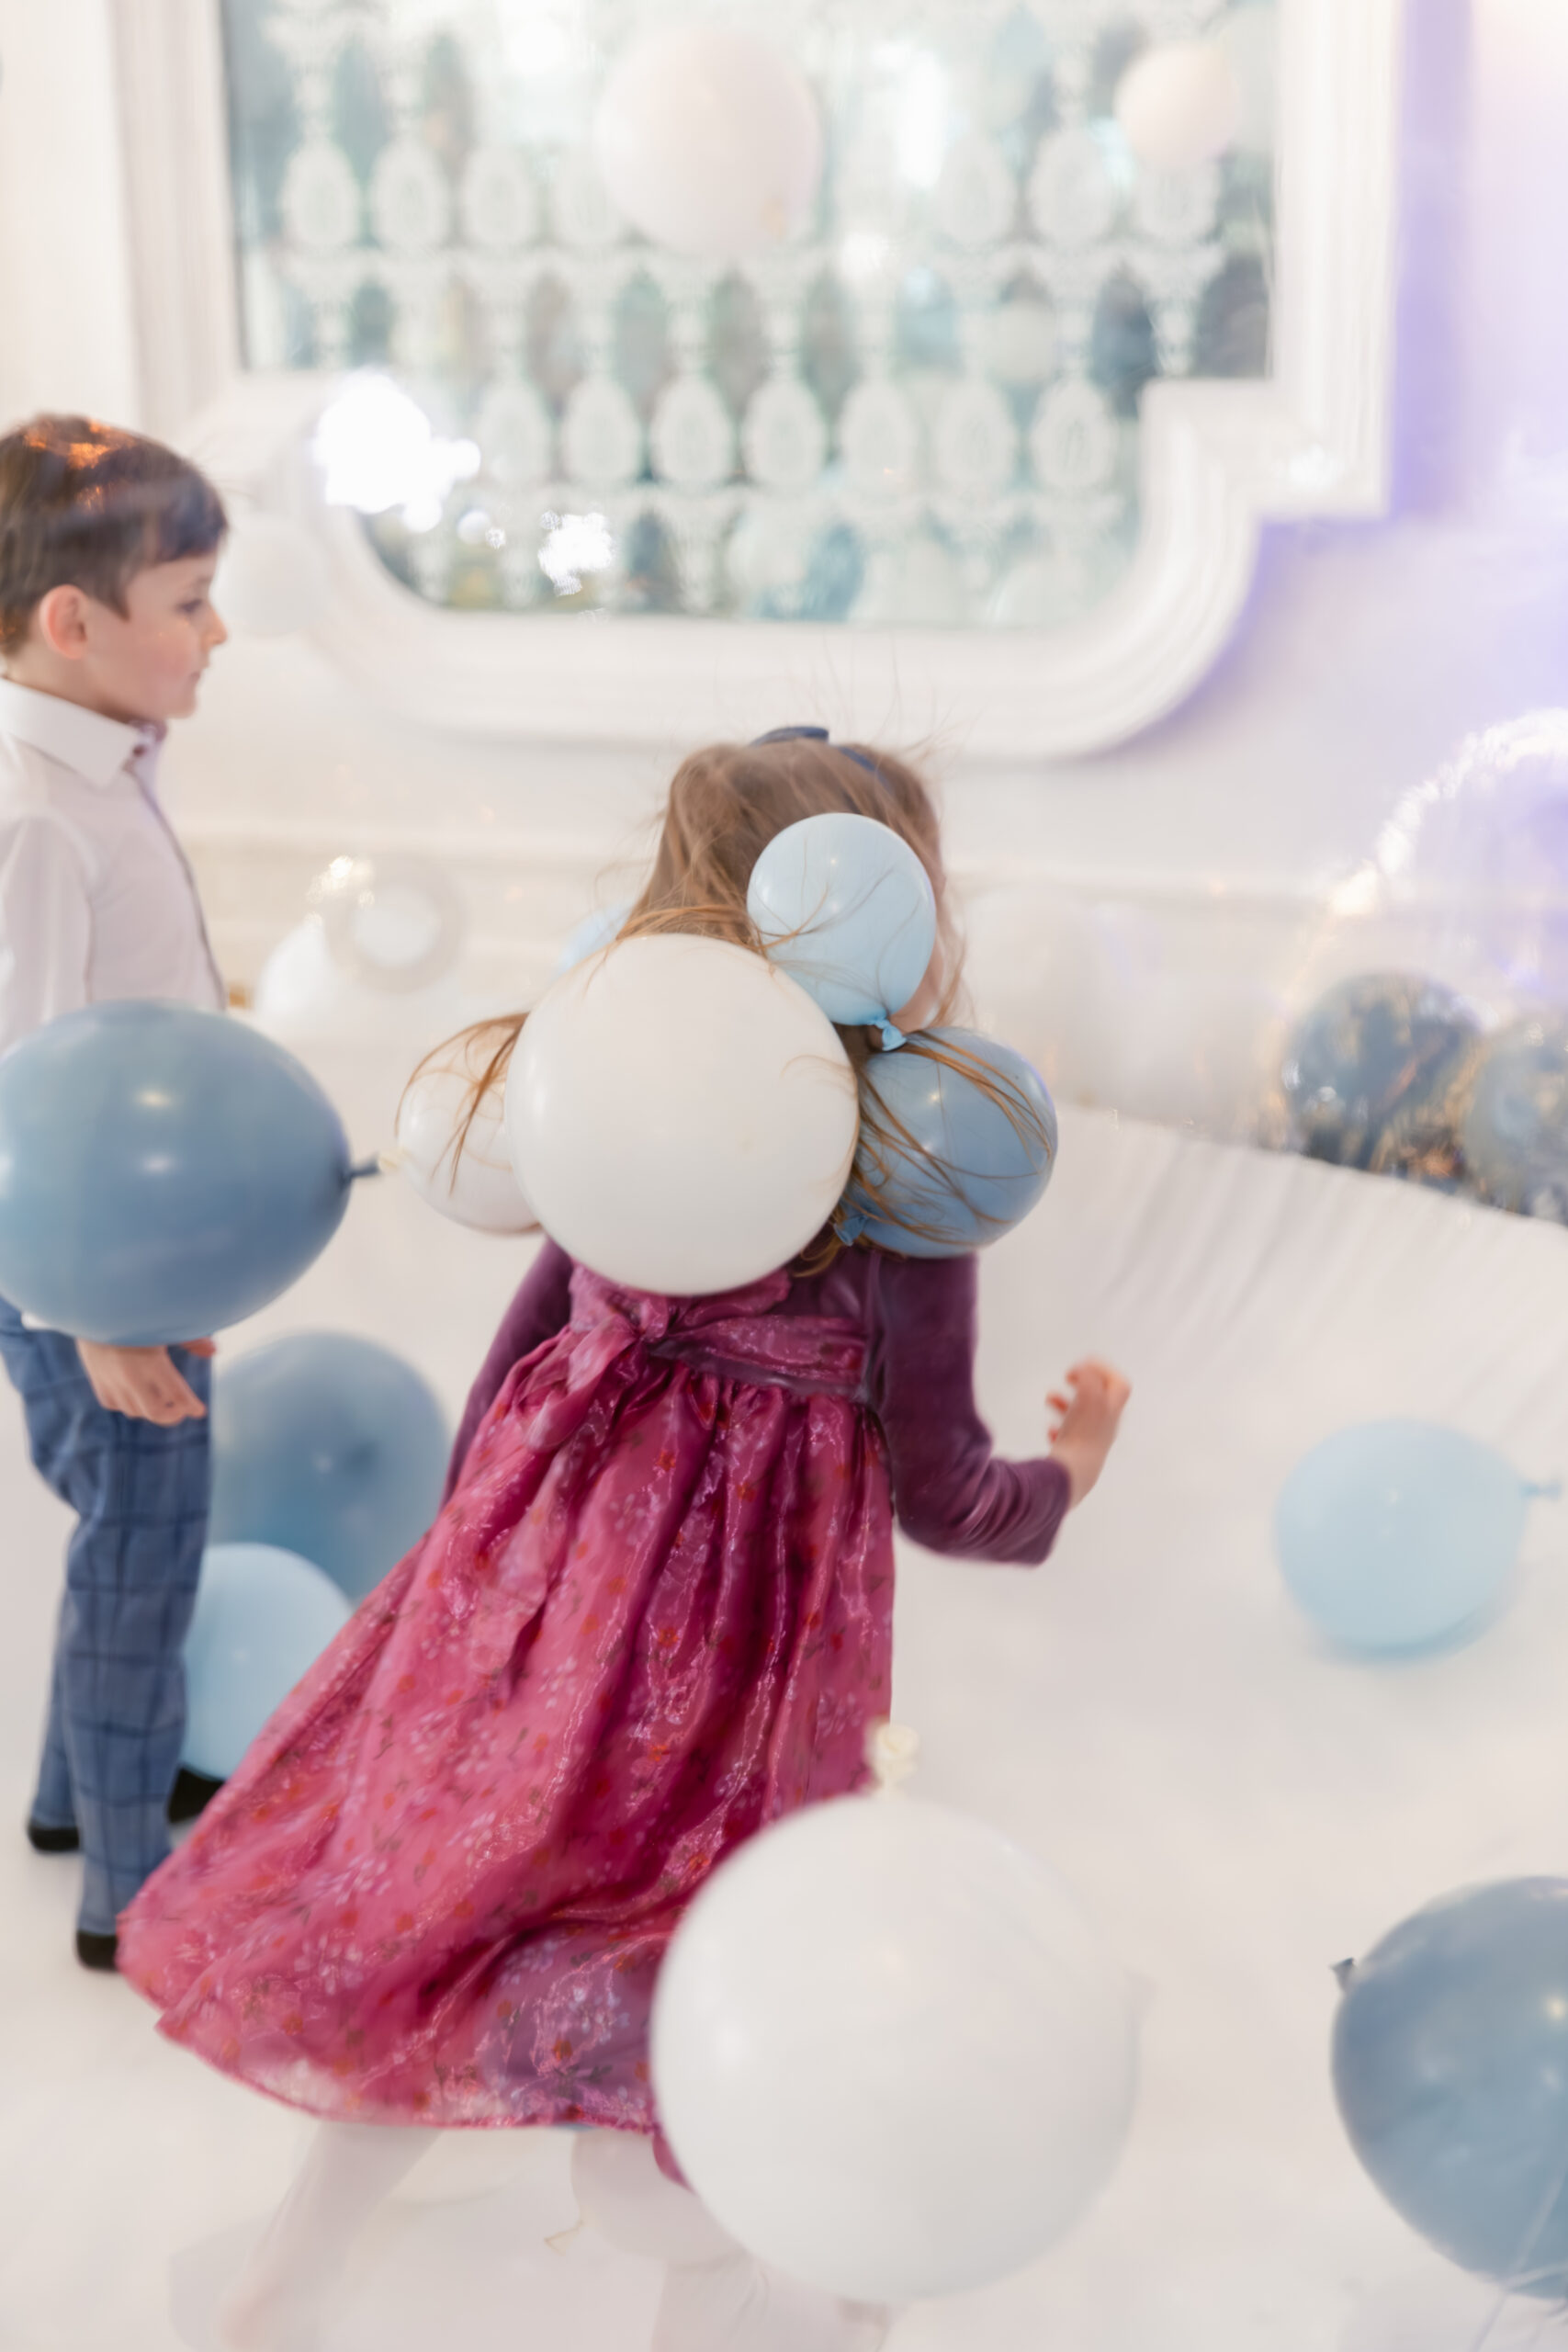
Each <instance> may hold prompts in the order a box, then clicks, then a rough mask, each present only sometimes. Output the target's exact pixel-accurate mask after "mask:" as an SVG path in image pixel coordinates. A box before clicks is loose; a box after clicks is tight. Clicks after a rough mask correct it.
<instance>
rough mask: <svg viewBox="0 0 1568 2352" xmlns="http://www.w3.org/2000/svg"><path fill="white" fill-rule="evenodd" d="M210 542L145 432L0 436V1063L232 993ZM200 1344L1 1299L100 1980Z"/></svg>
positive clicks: (174, 1721)
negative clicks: (73, 1020)
mask: <svg viewBox="0 0 1568 2352" xmlns="http://www.w3.org/2000/svg"><path fill="white" fill-rule="evenodd" d="M226 528H227V520H226V517H225V515H224V512H223V508H222V504H221V503H220V499H219V497H218V494H217V492H216V491H214V490H213V488H212V486H211V484H210V483H209V482H208V481H205V480H204V479H203V478H202V476H201V475H200V474H199V473H197V470H196V469H195V468H194V467H193V466H190V465H188V464H187V463H186V460H185V459H184V458H180V457H177V456H176V455H175V452H174V451H173V450H172V449H165V448H164V447H161V446H160V445H159V444H158V443H157V442H155V441H147V440H143V439H142V438H141V436H140V435H137V434H133V433H123V432H119V431H117V430H116V429H115V428H113V427H112V426H109V425H104V424H96V423H94V422H93V421H91V420H90V419H88V418H86V417H81V416H39V417H35V418H34V419H33V420H32V422H31V423H30V424H26V425H23V426H21V427H20V428H19V429H18V430H17V431H16V432H13V433H10V434H7V435H4V436H3V437H0V658H3V659H4V662H5V676H4V678H0V1053H3V1052H5V1051H6V1048H7V1047H9V1046H14V1045H15V1044H16V1043H17V1040H18V1038H21V1037H25V1036H26V1035H28V1033H29V1032H30V1031H32V1030H34V1029H36V1028H39V1027H40V1026H41V1024H42V1023H44V1022H46V1021H51V1020H53V1019H54V1018H55V1016H56V1015H57V1014H59V1013H62V1012H71V1011H72V1010H73V1008H75V1007H76V1006H79V1005H83V1004H89V1003H96V1002H100V1001H103V1000H105V999H107V998H119V997H162V998H164V999H171V998H172V999H176V1000H178V1001H182V1002H184V1003H186V1004H194V1005H200V1006H204V1007H208V1008H210V1009H212V1010H220V1009H221V1007H222V1006H223V1004H224V1002H225V991H224V989H223V985H222V982H221V980H220V978H219V975H218V970H217V967H216V965H215V964H214V962H213V960H212V954H211V950H210V948H209V944H208V939H207V932H206V927H205V925H204V923H203V922H202V917H201V910H200V906H199V904H198V902H197V895H196V886H195V883H194V881H193V880H192V877H191V873H190V869H189V867H188V865H186V860H185V856H184V854H183V853H182V852H181V850H180V848H179V846H178V844H177V842H175V837H174V834H173V833H172V832H171V831H170V829H169V826H168V823H167V820H165V818H164V815H163V812H162V810H161V809H160V808H159V804H158V800H157V796H156V791H155V788H154V771H155V768H156V763H157V756H158V748H159V745H160V743H161V742H162V741H163V738H164V731H165V728H166V724H167V722H168V720H170V719H171V718H184V717H186V715H187V714H188V713H189V712H190V711H191V710H193V709H194V708H195V707H196V697H197V686H198V684H199V681H200V678H201V673H202V672H203V671H204V670H205V668H206V667H207V663H208V661H209V657H210V656H211V654H212V652H213V650H214V649H215V648H216V647H218V646H220V645H221V644H222V643H223V640H224V637H225V635H226V631H225V629H224V628H223V624H222V622H221V621H220V619H219V617H218V615H217V613H216V612H215V611H214V610H213V607H212V604H211V600H210V590H211V586H212V575H213V571H214V569H215V567H216V564H217V560H218V552H219V549H220V546H221V543H222V539H223V535H224V532H225V530H226ZM211 1352H212V1347H211V1342H210V1341H209V1340H197V1341H195V1342H194V1343H193V1344H192V1345H191V1346H189V1347H187V1348H184V1349H174V1350H170V1349H167V1348H116V1347H102V1346H98V1345H96V1343H94V1342H92V1341H89V1340H81V1341H77V1340H70V1339H67V1338H66V1337H65V1336H64V1335H63V1334H62V1333H61V1332H58V1331H46V1330H39V1329H34V1328H32V1327H31V1326H30V1325H29V1324H28V1322H26V1321H25V1320H24V1318H23V1317H22V1316H20V1315H19V1314H18V1313H17V1310H16V1308H15V1307H13V1306H10V1304H9V1303H8V1302H7V1301H6V1300H4V1299H0V1357H3V1358H4V1360H5V1364H6V1371H7V1373H8V1374H10V1377H11V1381H12V1384H13V1385H14V1386H15V1387H16V1388H17V1389H18V1390H19V1392H20V1394H21V1397H22V1401H23V1406H24V1408H25V1411H26V1415H27V1424H28V1442H29V1445H30V1448H31V1452H32V1458H33V1461H34V1463H35V1464H36V1465H37V1467H38V1469H39V1472H40V1473H41V1475H42V1476H43V1477H44V1478H45V1479H46V1480H47V1481H48V1483H49V1485H50V1486H51V1487H52V1488H53V1489H54V1492H55V1493H56V1494H57V1495H59V1496H60V1497H61V1498H62V1500H63V1501H65V1502H67V1503H69V1504H70V1505H71V1507H72V1509H73V1510H74V1511H75V1512H76V1514H77V1519H78V1525H77V1527H76V1530H75V1532H74V1534H73V1536H72V1539H71V1544H70V1548H69V1551H68V1553H67V1565H66V1582H65V1595H64V1600H63V1602H62V1608H61V1614H60V1629H59V1635H58V1640H57V1644H56V1649H55V1657H54V1672H53V1681H52V1687H51V1695H50V1703H49V1717H48V1726H47V1730H46V1732H45V1736H44V1747H43V1761H42V1765H41V1767H40V1770H39V1781H38V1789H37V1793H36V1795H35V1797H34V1799H33V1804H32V1809H31V1814H30V1816H29V1818H28V1837H29V1838H30V1839H31V1841H32V1843H33V1845H34V1846H35V1847H36V1848H37V1849H39V1851H40V1852H45V1853H64V1852H72V1851H74V1850H75V1849H76V1848H77V1847H78V1846H80V1848H81V1851H82V1857H83V1863H84V1871H83V1892H82V1906H81V1911H80V1914H79V1920H78V1926H77V1931H76V1952H77V1957H78V1958H79V1959H80V1960H81V1961H82V1962H83V1963H84V1965H85V1966H86V1967H88V1968H113V1966H114V1964H115V1918H116V1915H117V1914H118V1912H119V1911H120V1910H122V1909H123V1908H124V1906H125V1905H126V1904H127V1903H129V1901H130V1897H131V1896H132V1895H133V1894H135V1892H136V1890H137V1888H138V1887H139V1886H140V1885H141V1882H142V1880H143V1879H144V1878H146V1877H148V1876H149V1874H150V1873H151V1872H152V1871H153V1870H154V1869H155V1868H156V1867H157V1865H158V1863H159V1862H160V1861H162V1860H163V1859H164V1855H165V1854H166V1853H167V1852H168V1849H169V1838H168V1828H167V1818H166V1807H167V1805H168V1803H169V1799H170V1795H171V1792H172V1791H173V1789H174V1785H175V1775H176V1772H177V1770H178V1767H179V1758H180V1745H181V1741H182V1738H183V1736H184V1731H185V1720H184V1713H185V1688H184V1676H183V1669H182V1664H181V1653H182V1650H183V1646H184V1643H185V1636H186V1628H187V1627H188V1625H189V1623H190V1616H191V1611H192V1608H193V1606H194V1603H195V1598H196V1580H197V1570H198V1568H199V1566H200V1563H201V1554H202V1547H203V1544H204V1542H205V1538H206V1530H207V1508H208V1494H209V1456H208V1428H207V1419H206V1410H207V1397H208V1385H209V1364H208V1363H207V1358H208V1357H209V1356H210V1354H211ZM189 1809H191V1810H194V1809H196V1807H195V1806H194V1804H193V1805H191V1806H190V1807H189Z"/></svg>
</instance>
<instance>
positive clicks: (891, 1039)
mask: <svg viewBox="0 0 1568 2352" xmlns="http://www.w3.org/2000/svg"><path fill="white" fill-rule="evenodd" d="M872 1026H873V1028H874V1030H875V1031H876V1034H877V1035H878V1036H879V1037H880V1038H881V1040H882V1050H883V1052H884V1053H885V1054H896V1053H897V1050H898V1048H899V1046H907V1045H908V1042H909V1041H908V1037H907V1036H906V1035H904V1032H903V1030H902V1029H895V1027H894V1026H893V1023H892V1022H891V1021H886V1020H884V1021H876V1022H874V1023H872Z"/></svg>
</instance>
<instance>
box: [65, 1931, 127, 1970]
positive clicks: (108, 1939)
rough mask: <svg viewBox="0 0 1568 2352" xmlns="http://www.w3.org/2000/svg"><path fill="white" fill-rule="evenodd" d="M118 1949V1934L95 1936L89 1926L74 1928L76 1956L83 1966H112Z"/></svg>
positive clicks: (115, 1963) (115, 1962)
mask: <svg viewBox="0 0 1568 2352" xmlns="http://www.w3.org/2000/svg"><path fill="white" fill-rule="evenodd" d="M118 1951H119V1938H118V1936H96V1935H94V1933H93V1931H92V1929H91V1928H77V1930H76V1957H77V1959H78V1960H79V1961H80V1962H81V1963H82V1965H83V1967H84V1968H114V1967H115V1966H117V1965H118V1962H117V1957H116V1955H117V1954H118Z"/></svg>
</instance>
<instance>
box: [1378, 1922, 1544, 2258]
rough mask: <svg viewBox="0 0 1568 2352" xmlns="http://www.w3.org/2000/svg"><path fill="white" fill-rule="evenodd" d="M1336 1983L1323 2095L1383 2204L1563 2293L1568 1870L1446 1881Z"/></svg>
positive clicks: (1440, 2237)
mask: <svg viewBox="0 0 1568 2352" xmlns="http://www.w3.org/2000/svg"><path fill="white" fill-rule="evenodd" d="M1344 1985H1345V1992H1344V1998H1343V1999H1342V2001H1341V2003H1340V2006H1339V2012H1338V2015H1337V2018H1336V2019H1335V2026H1334V2089H1335V2096H1336V2098H1337V2100H1338V2102H1339V2112H1340V2115H1341V2117H1342V2118H1343V2120H1344V2123H1345V2128H1346V2130H1347V2131H1348V2133H1349V2135H1350V2142H1351V2145H1352V2146H1353V2147H1354V2149H1355V2151H1356V2154H1357V2155H1358V2156H1359V2158H1360V2160H1361V2163H1362V2164H1363V2165H1365V2166H1366V2169H1367V2171H1368V2172H1369V2173H1370V2174H1371V2177H1372V2179H1373V2180H1374V2181H1375V2182H1376V2184H1377V2186H1378V2188H1380V2189H1381V2190H1382V2193H1383V2195H1384V2196H1385V2197H1386V2198H1387V2199H1388V2200H1389V2202H1390V2204H1391V2205H1393V2207H1394V2209H1395V2211H1397V2212H1399V2213H1401V2214H1403V2216H1404V2219H1405V2221H1407V2222H1409V2223H1410V2224H1411V2226H1412V2228H1414V2229H1416V2230H1419V2231H1420V2232H1421V2233H1422V2235H1423V2236H1424V2237H1426V2238H1427V2239H1428V2240H1429V2241H1430V2242H1431V2244H1432V2245H1435V2246H1436V2247H1437V2248H1438V2252H1439V2253H1441V2254H1445V2255H1447V2256H1449V2258H1450V2261H1453V2262H1457V2263H1459V2264H1461V2266H1462V2267H1464V2268H1465V2269H1467V2270H1473V2271H1479V2272H1480V2273H1481V2274H1482V2275H1483V2277H1485V2278H1495V2279H1497V2280H1498V2281H1499V2282H1505V2283H1507V2284H1510V2285H1512V2286H1513V2287H1514V2288H1515V2289H1516V2290H1518V2291H1520V2292H1523V2293H1527V2294H1536V2295H1541V2296H1546V2297H1550V2298H1551V2299H1553V2300H1557V2299H1559V2298H1561V2297H1562V2296H1563V2295H1564V2294H1568V1880H1563V1879H1554V1878H1527V1879H1510V1880H1506V1881H1503V1882H1502V1883H1499V1884H1496V1885H1493V1886H1479V1887H1472V1888H1468V1889H1466V1890H1465V1891H1463V1892H1462V1893H1461V1894H1451V1895H1449V1896H1446V1897H1445V1898H1444V1899H1443V1900H1442V1901H1440V1902H1438V1903H1434V1904H1431V1905H1428V1907H1427V1909H1426V1910H1424V1911H1418V1912H1417V1913H1416V1916H1415V1917H1414V1918H1410V1919H1406V1920H1405V1921H1404V1924H1403V1925H1402V1926H1400V1927H1398V1928H1394V1929H1393V1933H1392V1934H1390V1935H1388V1936H1385V1937H1384V1938H1383V1939H1382V1942H1381V1943H1380V1944H1378V1945H1377V1946H1376V1947H1375V1948H1374V1950H1373V1951H1371V1952H1370V1953H1369V1954H1368V1956H1367V1958H1366V1959H1365V1960H1361V1961H1358V1962H1356V1963H1355V1965H1354V1966H1353V1967H1351V1968H1349V1969H1348V1970H1347V1971H1346V1972H1345V1973H1344Z"/></svg>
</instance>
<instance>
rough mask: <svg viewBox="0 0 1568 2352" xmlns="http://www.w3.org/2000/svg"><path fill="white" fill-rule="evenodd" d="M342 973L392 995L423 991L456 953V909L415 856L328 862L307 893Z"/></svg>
mask: <svg viewBox="0 0 1568 2352" xmlns="http://www.w3.org/2000/svg"><path fill="white" fill-rule="evenodd" d="M310 898H311V902H312V904H313V905H315V906H316V907H317V908H318V909H319V910H320V912H321V922H322V923H323V925H324V927H325V930H326V935H327V944H328V945H329V947H330V948H331V949H332V952H333V956H334V958H335V959H336V961H337V962H338V964H339V965H341V967H343V969H344V971H345V972H346V973H347V974H348V975H349V976H350V978H353V979H355V980H363V981H364V982H365V984H366V985H367V987H368V988H372V989H387V990H388V991H389V993H390V994H392V995H394V996H402V995H406V994H409V993H411V992H412V990H414V989H427V988H430V987H431V986H432V985H433V984H434V982H435V981H437V980H441V979H444V978H446V975H447V974H448V973H449V972H450V971H451V970H452V969H453V967H454V966H455V965H456V963H457V957H458V956H459V955H460V953H461V951H462V945H463V932H464V927H465V926H464V918H463V902H462V900H461V899H459V898H458V896H457V891H456V889H455V888H453V886H452V884H451V883H450V882H449V881H448V879H447V877H446V875H445V874H444V873H443V872H442V871H441V868H440V867H439V866H438V865H430V864H428V863H427V862H426V860H425V859H423V858H421V857H406V856H399V855H393V856H390V857H335V858H333V862H332V864H331V865H329V866H328V867H327V870H326V872H325V873H324V874H321V875H319V876H317V878H316V880H315V881H314V882H313V883H312V884H311V886H310Z"/></svg>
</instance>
